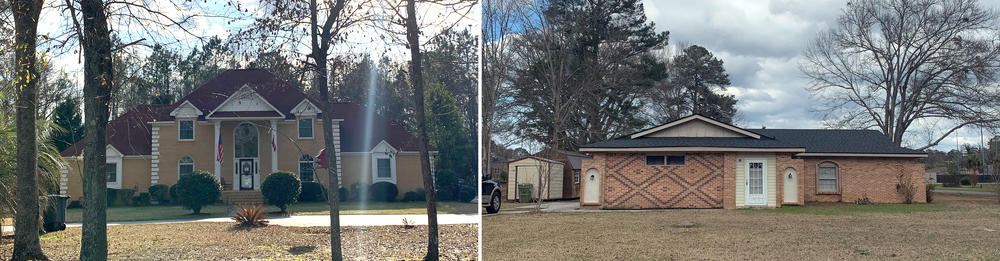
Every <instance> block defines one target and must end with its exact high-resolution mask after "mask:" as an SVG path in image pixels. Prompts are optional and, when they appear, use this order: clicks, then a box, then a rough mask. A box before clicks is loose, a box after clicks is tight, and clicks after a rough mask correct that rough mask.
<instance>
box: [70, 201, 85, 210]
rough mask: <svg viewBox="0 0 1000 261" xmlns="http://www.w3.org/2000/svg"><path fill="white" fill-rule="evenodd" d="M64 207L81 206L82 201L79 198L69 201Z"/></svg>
mask: <svg viewBox="0 0 1000 261" xmlns="http://www.w3.org/2000/svg"><path fill="white" fill-rule="evenodd" d="M66 208H83V203H81V202H80V201H79V200H74V201H70V202H69V205H67V206H66Z"/></svg>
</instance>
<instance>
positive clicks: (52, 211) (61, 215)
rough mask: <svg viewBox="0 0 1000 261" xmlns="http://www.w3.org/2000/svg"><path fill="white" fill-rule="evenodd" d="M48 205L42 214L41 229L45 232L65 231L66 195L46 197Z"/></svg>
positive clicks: (67, 197)
mask: <svg viewBox="0 0 1000 261" xmlns="http://www.w3.org/2000/svg"><path fill="white" fill-rule="evenodd" d="M46 197H47V198H48V200H49V204H48V206H47V207H45V211H44V212H42V220H43V222H44V223H43V224H42V227H43V228H45V232H54V231H60V230H65V229H66V201H67V200H69V196H66V195H48V196H46Z"/></svg>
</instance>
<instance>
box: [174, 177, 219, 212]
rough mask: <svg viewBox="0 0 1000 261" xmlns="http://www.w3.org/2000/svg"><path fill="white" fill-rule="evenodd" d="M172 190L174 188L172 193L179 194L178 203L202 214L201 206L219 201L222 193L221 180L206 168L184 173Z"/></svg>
mask: <svg viewBox="0 0 1000 261" xmlns="http://www.w3.org/2000/svg"><path fill="white" fill-rule="evenodd" d="M171 190H174V193H172V194H175V195H176V196H177V197H176V198H175V199H177V201H178V203H180V204H181V205H183V206H184V208H186V209H190V210H191V211H194V213H195V214H201V207H203V206H205V205H208V204H212V203H215V202H216V201H219V196H221V195H222V191H221V188H220V187H219V181H217V180H215V176H214V175H212V174H211V173H208V172H206V171H204V170H198V171H195V172H194V173H191V174H187V175H182V176H181V178H180V180H178V181H177V184H176V185H174V187H172V188H171Z"/></svg>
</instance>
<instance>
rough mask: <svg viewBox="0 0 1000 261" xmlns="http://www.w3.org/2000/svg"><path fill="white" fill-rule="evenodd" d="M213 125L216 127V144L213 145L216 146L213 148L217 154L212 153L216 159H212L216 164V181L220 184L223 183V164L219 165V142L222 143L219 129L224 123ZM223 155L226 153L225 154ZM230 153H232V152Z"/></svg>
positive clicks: (217, 122)
mask: <svg viewBox="0 0 1000 261" xmlns="http://www.w3.org/2000/svg"><path fill="white" fill-rule="evenodd" d="M212 125H214V126H215V143H214V144H213V145H214V146H212V148H213V151H214V152H215V153H212V156H214V157H212V161H214V162H215V179H216V180H219V182H222V179H221V178H222V164H220V163H219V159H218V157H219V141H220V140H219V138H220V134H221V133H220V131H219V129H220V128H222V123H221V122H219V121H213V122H212ZM223 153H225V152H223ZM230 153H232V152H230ZM233 184H235V183H233Z"/></svg>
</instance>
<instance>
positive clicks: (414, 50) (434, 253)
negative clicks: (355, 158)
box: [406, 0, 438, 260]
mask: <svg viewBox="0 0 1000 261" xmlns="http://www.w3.org/2000/svg"><path fill="white" fill-rule="evenodd" d="M415 2H416V1H414V0H407V1H406V42H407V45H409V47H410V85H412V86H413V105H414V108H413V109H414V110H416V113H417V117H416V120H417V138H419V139H420V142H418V143H417V146H418V149H419V150H420V172H421V174H423V178H424V192H425V193H426V197H427V255H426V256H424V260H438V221H437V193H436V192H435V191H434V190H435V186H434V175H433V174H432V173H431V166H430V153H428V151H427V118H426V117H427V116H426V115H425V114H426V112H425V111H424V77H423V71H422V68H421V65H420V61H421V60H420V59H421V57H420V28H418V25H417V15H416V3H415Z"/></svg>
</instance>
